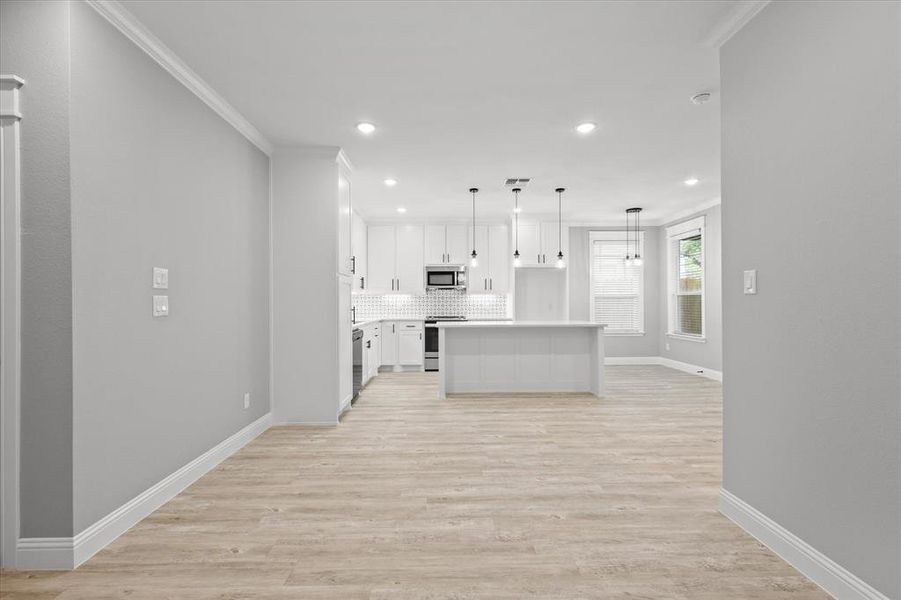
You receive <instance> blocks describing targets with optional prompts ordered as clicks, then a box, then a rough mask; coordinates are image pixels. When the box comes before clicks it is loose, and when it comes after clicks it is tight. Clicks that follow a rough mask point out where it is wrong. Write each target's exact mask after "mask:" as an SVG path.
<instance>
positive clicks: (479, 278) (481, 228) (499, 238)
mask: <svg viewBox="0 0 901 600" xmlns="http://www.w3.org/2000/svg"><path fill="white" fill-rule="evenodd" d="M474 241H475V244H474V245H473V246H472V247H473V248H475V250H476V252H477V253H478V263H479V264H478V266H475V267H472V266H471V267H469V273H468V286H467V287H468V289H469V292H470V293H486V292H494V293H500V294H504V293H506V292H507V289H508V288H509V285H510V265H511V264H512V262H511V261H512V260H513V257H512V255H511V252H512V251H511V250H510V238H509V229H508V228H507V226H506V225H478V226H476V228H475V240H474Z"/></svg>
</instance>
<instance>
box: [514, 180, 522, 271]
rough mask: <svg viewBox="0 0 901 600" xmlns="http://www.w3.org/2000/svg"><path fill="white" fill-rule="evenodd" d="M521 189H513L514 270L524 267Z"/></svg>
mask: <svg viewBox="0 0 901 600" xmlns="http://www.w3.org/2000/svg"><path fill="white" fill-rule="evenodd" d="M521 191H522V189H521V188H513V268H519V267H521V266H522V260H521V259H520V258H519V193H520V192H521Z"/></svg>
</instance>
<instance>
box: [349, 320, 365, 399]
mask: <svg viewBox="0 0 901 600" xmlns="http://www.w3.org/2000/svg"><path fill="white" fill-rule="evenodd" d="M351 339H352V340H353V345H354V359H353V365H354V366H353V378H354V392H353V393H354V395H353V397H352V398H351V400H350V403H351V404H353V403H354V402H356V401H357V396H359V395H360V388H361V387H363V330H362V329H354V330H353V334H352V338H351Z"/></svg>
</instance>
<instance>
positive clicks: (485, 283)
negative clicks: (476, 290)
mask: <svg viewBox="0 0 901 600" xmlns="http://www.w3.org/2000/svg"><path fill="white" fill-rule="evenodd" d="M482 289H483V290H487V289H488V279H483V280H482Z"/></svg>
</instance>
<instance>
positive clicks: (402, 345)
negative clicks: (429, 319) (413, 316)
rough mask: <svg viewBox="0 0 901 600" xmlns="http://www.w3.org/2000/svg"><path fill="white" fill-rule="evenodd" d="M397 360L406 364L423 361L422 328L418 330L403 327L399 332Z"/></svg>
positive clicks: (418, 363) (412, 364) (416, 363)
mask: <svg viewBox="0 0 901 600" xmlns="http://www.w3.org/2000/svg"><path fill="white" fill-rule="evenodd" d="M397 362H398V364H401V365H406V366H416V365H421V364H422V363H423V355H422V329H421V328H420V329H419V330H418V331H415V330H409V331H408V330H404V329H401V331H400V333H398V334H397Z"/></svg>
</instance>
